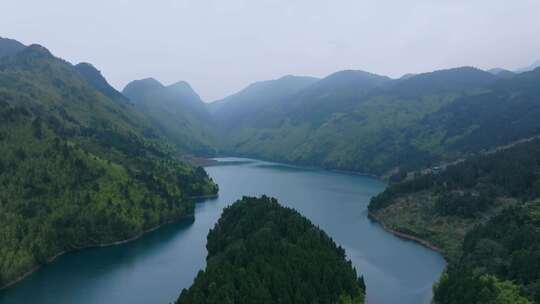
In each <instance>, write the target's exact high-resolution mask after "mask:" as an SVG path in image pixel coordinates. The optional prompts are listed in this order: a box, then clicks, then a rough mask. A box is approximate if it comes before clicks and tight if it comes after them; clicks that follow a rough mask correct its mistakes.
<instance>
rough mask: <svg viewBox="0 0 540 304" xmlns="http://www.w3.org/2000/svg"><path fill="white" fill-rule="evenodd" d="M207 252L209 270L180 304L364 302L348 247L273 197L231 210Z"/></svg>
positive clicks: (185, 292)
mask: <svg viewBox="0 0 540 304" xmlns="http://www.w3.org/2000/svg"><path fill="white" fill-rule="evenodd" d="M206 247H207V249H208V257H207V266H206V269H205V270H204V271H201V272H199V274H198V275H197V277H196V278H195V282H194V283H193V285H192V286H191V287H190V288H189V289H184V290H183V291H182V293H181V295H180V297H179V299H178V301H177V303H190V304H198V303H201V304H202V303H204V304H211V303H220V304H221V303H364V296H365V284H364V281H363V278H360V279H359V278H358V276H357V273H356V271H355V270H354V269H353V267H352V266H351V262H350V261H347V260H346V256H345V251H344V250H343V248H341V247H338V246H337V245H336V244H335V243H334V242H333V241H332V239H331V238H330V237H328V236H327V235H326V233H324V232H323V231H321V230H320V229H318V228H317V227H315V226H314V225H313V224H312V223H311V222H310V221H309V220H307V219H306V218H304V217H302V216H301V215H300V214H299V213H298V212H296V211H294V210H292V209H289V208H285V207H282V206H280V205H279V204H278V202H277V201H276V200H275V199H273V198H268V197H265V196H263V197H261V198H250V197H244V198H243V199H242V200H240V201H238V202H236V203H234V204H233V205H231V206H229V207H227V208H226V209H225V210H224V211H223V214H222V216H221V218H220V219H219V221H218V223H217V224H216V226H215V227H214V229H212V230H211V231H210V233H209V234H208V243H207V246H206Z"/></svg>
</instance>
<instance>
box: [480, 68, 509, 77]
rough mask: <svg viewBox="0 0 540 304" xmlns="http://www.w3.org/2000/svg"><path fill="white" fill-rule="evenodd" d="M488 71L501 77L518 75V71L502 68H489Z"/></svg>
mask: <svg viewBox="0 0 540 304" xmlns="http://www.w3.org/2000/svg"><path fill="white" fill-rule="evenodd" d="M487 72H489V73H491V74H493V75H495V76H497V77H501V78H512V77H514V76H515V75H516V73H514V72H512V71H509V70H505V69H501V68H494V69H490V70H487Z"/></svg>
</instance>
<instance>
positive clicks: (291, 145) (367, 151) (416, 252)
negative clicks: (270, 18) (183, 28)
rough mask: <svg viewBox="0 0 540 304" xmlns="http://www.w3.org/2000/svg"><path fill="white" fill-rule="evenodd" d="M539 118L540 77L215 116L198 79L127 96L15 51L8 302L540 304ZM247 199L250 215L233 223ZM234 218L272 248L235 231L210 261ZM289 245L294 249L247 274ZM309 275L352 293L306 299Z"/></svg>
mask: <svg viewBox="0 0 540 304" xmlns="http://www.w3.org/2000/svg"><path fill="white" fill-rule="evenodd" d="M538 117H540V68H538V67H532V68H530V69H526V70H523V71H514V72H511V71H506V70H501V69H492V70H481V69H478V68H474V67H457V68H451V69H444V70H436V71H433V72H428V73H419V74H407V75H405V76H403V77H401V78H390V77H387V76H382V75H377V74H373V73H369V72H365V71H360V70H343V71H338V72H335V73H333V74H330V75H328V76H326V77H321V78H316V77H308V76H294V75H287V76H283V77H280V78H277V79H275V80H266V81H259V82H255V83H253V84H251V85H249V86H247V87H246V88H245V89H243V90H241V91H239V92H237V93H234V94H232V95H230V96H227V97H225V98H223V99H221V100H217V101H213V102H205V101H203V100H202V98H201V97H200V96H199V94H198V93H197V92H196V91H195V90H194V89H193V88H192V87H191V85H190V84H189V83H187V82H186V81H177V82H174V83H173V84H170V85H164V84H162V83H161V82H160V81H158V80H156V79H154V78H151V77H149V78H144V79H140V80H133V81H131V82H129V83H128V84H127V85H126V86H125V87H124V88H123V90H122V91H121V92H120V91H118V90H116V89H115V88H114V87H113V86H111V85H110V84H109V83H108V82H107V80H106V79H105V77H104V76H103V75H102V73H101V72H100V71H99V70H98V69H97V68H96V67H94V66H93V65H92V64H90V63H78V64H72V63H70V62H68V61H66V60H64V59H61V58H59V57H56V56H55V55H53V53H51V51H49V50H48V49H47V48H45V47H43V46H41V45H37V44H32V45H29V46H26V45H24V44H22V43H20V42H17V41H16V40H11V39H4V38H0V118H1V120H0V154H1V155H2V157H1V158H0V185H1V186H2V191H0V222H1V223H2V226H1V227H0V236H2V239H3V240H4V241H3V242H2V245H1V247H0V287H3V288H5V290H3V291H0V301H1V302H2V303H4V302H5V303H26V302H35V301H39V302H43V303H46V302H44V301H45V300H44V299H45V298H47V300H48V301H49V300H52V301H57V300H58V301H60V302H61V303H69V302H72V301H73V299H75V298H77V297H78V296H79V295H82V294H85V295H86V300H85V301H87V302H84V303H98V302H102V301H103V299H107V300H108V301H113V302H125V301H127V300H129V302H131V303H145V302H148V301H150V302H155V301H162V302H164V303H165V302H171V301H175V300H177V299H178V303H206V302H216V303H217V302H218V299H227V301H228V302H230V303H237V302H246V303H247V302H249V301H250V300H251V299H253V298H255V297H257V296H260V297H261V299H260V301H261V302H264V303H267V302H272V301H278V300H277V299H281V300H283V301H285V302H287V303H288V302H295V303H296V302H298V303H301V302H302V301H304V302H305V301H308V302H309V301H315V302H316V301H321V302H339V303H363V302H364V300H367V302H368V303H372V302H376V303H430V301H431V300H432V298H433V300H434V301H435V303H436V304H454V303H501V304H503V303H520V304H521V303H523V304H527V303H540V288H539V286H540V275H539V274H540V268H539V267H540V266H539V264H538V260H540V259H539V256H538V252H539V247H538V246H540V245H539V244H540V240H539V239H538V236H539V235H540V234H539V230H538V229H539V226H538V199H539V198H540V173H539V172H540V140H539V139H538V137H539V136H540V120H539V119H538ZM220 156H229V157H239V158H219V157H220ZM254 159H260V160H254ZM347 172H349V173H351V174H349V173H347ZM372 177H375V178H377V179H374V178H372ZM263 195H264V196H263ZM244 196H250V198H243V197H244ZM261 196H262V197H261ZM269 197H276V198H277V199H278V201H279V203H278V201H275V200H274V199H273V198H272V199H271V198H269ZM242 198H243V199H242ZM238 200H240V201H239V202H238V203H237V205H240V206H248V207H243V208H246V210H245V212H246V215H245V219H244V218H242V217H241V216H233V217H232V219H231V218H229V219H228V220H227V215H228V214H229V213H230V212H233V211H230V210H237V209H236V208H235V207H228V206H229V205H230V204H232V203H234V202H235V201H238ZM255 202H257V203H255ZM253 204H254V205H253ZM258 204H261V205H262V206H264V207H260V206H261V205H258ZM249 206H251V207H249ZM284 207H285V208H284ZM287 207H291V208H294V210H296V211H294V210H291V209H287ZM238 208H240V207H238ZM223 210H225V212H224V213H223V216H224V218H222V219H221V220H219V221H218V219H219V216H220V215H221V213H222V211H223ZM238 210H240V209H238ZM250 210H251V211H250ZM253 210H255V211H253ZM256 210H266V211H265V212H268V213H270V214H273V213H281V212H284V213H283V216H285V217H288V218H289V219H290V222H280V221H279V220H278V218H272V217H270V216H268V217H266V215H264V216H263V215H261V214H262V213H265V212H262V211H256ZM234 212H239V213H242V212H244V211H234ZM249 212H253V213H252V214H251V213H250V214H248V213H249ZM258 217H260V218H259V219H260V220H261V221H266V226H265V227H259V226H254V224H253V223H246V222H244V220H245V221H248V222H249V221H251V222H256V221H258V220H257V218H258ZM370 219H371V220H370ZM227 221H231V222H230V223H228V222H227ZM216 222H217V223H223V226H226V227H234V226H236V225H246V227H247V228H244V230H252V228H253V230H254V231H256V233H255V232H254V234H253V235H252V234H247V233H244V232H242V233H237V232H238V231H236V232H234V231H233V230H234V229H232V228H231V229H232V230H231V229H229V230H230V231H229V230H227V231H229V232H230V233H229V232H223V231H220V230H219V229H220V227H221V226H220V225H221V224H218V225H217V226H215V230H213V232H211V233H210V234H209V235H208V244H207V246H208V247H207V248H208V249H209V250H208V252H207V251H206V249H205V239H206V237H207V232H208V230H209V229H211V228H212V227H214V224H216ZM278 222H279V223H280V224H279V225H277V224H276V223H278ZM377 222H378V223H377ZM199 224H201V225H199ZM274 224H276V226H274ZM162 226H166V227H163V228H160V229H159V230H156V229H157V228H158V227H162ZM290 226H294V227H297V228H298V227H300V226H301V227H303V228H301V229H300V228H299V229H298V230H294V229H291V230H290V231H289V230H287V229H288V228H287V227H290ZM254 227H255V228H254ZM306 227H309V228H306ZM383 228H384V229H383ZM385 229H386V230H387V231H388V232H391V233H394V234H396V235H398V236H401V237H402V238H406V239H409V240H414V241H416V242H417V243H420V244H423V245H424V246H425V247H427V248H430V249H432V250H428V249H427V248H424V247H421V246H418V244H416V243H414V242H410V241H405V240H402V239H399V238H396V237H395V236H392V235H391V234H390V233H387V232H386V231H385ZM154 230H156V231H154ZM284 230H286V231H288V232H289V233H284V232H283V231H284ZM150 231H154V232H151V233H149V235H145V236H142V235H143V234H146V233H147V232H150ZM313 231H315V232H313ZM233 232H234V233H233ZM162 233H163V237H160V236H159V235H161V234H162ZM231 233H232V234H231ZM229 234H230V235H229ZM233 234H234V235H233ZM298 234H305V237H306V238H310V239H312V240H313V242H319V241H320V240H322V241H321V242H320V243H316V244H315V243H313V242H311V243H309V244H308V243H302V242H297V238H296V236H297V235H298ZM141 236H142V237H141ZM233 236H234V237H235V238H233ZM139 237H141V239H140V240H137V241H135V240H136V239H138V238H139ZM218 239H219V240H220V241H216V240H218ZM248 239H249V240H251V241H250V242H247V241H246V240H248ZM270 239H272V240H278V239H279V240H280V241H282V242H283V244H282V245H283V247H279V246H277V247H275V248H274V247H272V248H268V249H269V252H273V253H274V254H269V255H268V256H267V255H264V254H261V255H260V256H258V259H260V260H259V261H258V262H253V261H252V260H250V259H249V258H247V256H248V254H246V252H251V253H254V252H255V253H257V252H259V251H258V249H257V248H258V246H262V245H261V244H262V243H264V242H267V241H268V240H270ZM152 240H155V241H152ZM127 241H134V242H133V243H130V244H123V243H124V242H127ZM216 242H217V243H216ZM244 242H247V243H245V244H244ZM253 242H254V243H253ZM218 243H219V244H218ZM120 244H123V245H120ZM141 244H142V245H141ZM246 244H247V245H246ZM106 245H120V246H113V247H110V248H98V247H103V246H106ZM146 246H149V249H144V247H146ZM235 246H240V247H241V248H242V249H241V250H237V247H235ZM310 246H314V247H310ZM218 247H219V250H213V249H212V248H214V249H216V248H218ZM84 248H93V249H85V250H81V249H84ZM159 248H164V249H163V251H160V250H161V249H159ZM283 250H291V252H292V253H294V255H295V256H296V258H297V259H296V260H295V261H294V262H295V263H298V264H300V265H304V267H299V268H297V267H291V265H290V264H289V263H292V262H291V261H288V260H287V259H285V258H283V256H282V255H280V254H279V252H280V251H283ZM433 250H435V251H438V252H440V253H441V254H442V256H444V259H445V260H446V261H447V262H448V267H446V269H445V270H444V272H443V269H444V268H445V266H446V263H445V261H444V260H443V259H442V257H441V256H440V255H439V254H438V253H436V252H434V251H433ZM158 251H159V253H158ZM222 251H223V252H222ZM224 252H225V253H224ZM184 253H185V256H183V254H184ZM207 253H208V259H207V261H208V263H206V262H205V260H204V257H205V256H207ZM259 253H260V252H259ZM315 253H320V254H321V255H314V254H315ZM109 254H110V255H111V259H110V260H109V261H107V262H105V265H107V267H110V270H103V269H102V270H99V269H101V268H99V267H100V266H99V265H103V264H100V263H102V262H103V261H102V260H107V255H109ZM229 254H231V255H233V254H237V256H236V257H231V256H230V255H229ZM124 255H127V256H133V260H135V261H137V263H135V262H134V264H133V265H132V264H130V263H129V262H125V257H124ZM249 255H251V254H249ZM255 255H256V254H255ZM319 258H320V259H321V260H325V261H326V262H323V263H321V264H322V265H319V266H321V269H315V268H310V267H308V266H307V264H308V263H309V261H310V260H313V259H319ZM85 259H88V260H89V261H91V262H90V263H89V265H86V266H82V265H83V264H85V262H84V260H85ZM160 259H163V260H160ZM54 260H57V261H55V262H54V263H52V262H53V261H54ZM215 260H223V261H226V263H228V264H227V265H228V266H227V267H229V268H227V269H228V270H223V269H221V267H220V266H217V265H218V264H219V263H215V262H214V261H215ZM262 260H264V261H265V262H264V263H263V262H261V261H262ZM268 260H271V261H273V263H274V264H272V263H270V262H268ZM160 261H161V262H163V264H162V265H160V264H159V263H160ZM239 261H241V262H239ZM338 261H339V262H338ZM334 262H335V263H336V264H335V265H334V266H336V267H337V268H336V269H340V271H337V272H335V273H333V272H331V271H330V270H329V269H328V268H324V267H325V264H328V263H334ZM50 263H52V264H50ZM138 263H142V264H138ZM156 263H157V265H160V266H158V267H157V268H156V269H152V268H153V267H154V265H156ZM49 264H50V265H49ZM205 266H206V268H205ZM273 266H276V269H275V272H269V271H268V269H269V268H271V267H273ZM73 267H81V269H82V270H81V272H77V273H76V274H70V273H69V272H70V270H71V269H73ZM91 267H97V269H98V271H94V270H92V269H91ZM169 267H170V269H169ZM41 268H43V269H41ZM242 268H245V269H248V270H249V271H248V272H246V273H244V275H249V278H250V280H252V281H250V282H251V283H252V285H253V286H257V288H259V291H258V292H256V293H253V294H252V293H249V295H248V294H247V293H246V292H247V291H246V290H247V289H248V288H247V287H246V286H244V285H242V284H240V283H238V282H239V279H238V278H239V277H240V276H241V275H242V274H239V273H237V272H235V271H236V270H239V269H242ZM38 269H39V270H38ZM205 269H206V270H205ZM254 269H256V270H254ZM419 269H423V270H419ZM308 270H309V271H311V272H310V273H311V275H309V277H314V276H313V273H319V272H324V273H328V275H329V276H332V279H328V278H327V277H324V276H321V277H320V278H318V279H319V281H317V280H315V279H313V280H310V281H307V280H304V281H305V285H302V284H296V283H297V282H298V281H299V280H302V279H301V278H302V277H303V276H304V277H305V276H307V274H306V273H305V272H304V271H308ZM131 271H134V272H135V274H136V275H135V276H133V281H129V279H127V277H129V276H130V275H131V274H133V273H131ZM199 271H201V272H200V273H199V274H197V273H198V272H199ZM34 272H35V274H33V273H34ZM286 272H293V273H294V276H295V277H294V279H293V280H292V281H291V283H290V284H289V285H290V286H293V287H290V288H289V289H287V288H286V287H285V286H282V285H280V283H279V282H280V281H282V280H281V279H276V278H277V277H280V276H283V275H284V273H286ZM225 273H226V274H227V275H226V276H225ZM441 273H442V275H441ZM30 274H32V275H30ZM274 275H275V276H276V277H275V278H274V279H272V280H271V282H272V283H271V284H270V283H269V282H270V281H265V280H262V279H260V278H259V277H258V276H261V277H266V276H274ZM85 276H88V277H90V278H93V281H92V282H93V283H92V282H89V281H88V280H86V279H85V278H84V277H85ZM360 276H362V279H361V280H360ZM27 277H28V278H27ZM51 277H52V278H55V279H56V280H57V281H59V282H62V283H61V284H60V285H58V284H56V283H54V282H52V283H51V280H49V278H51ZM23 279H24V280H23ZM194 279H195V283H194V284H193V285H192V283H193V280H194ZM71 280H74V281H71ZM152 280H154V281H155V282H152ZM163 280H166V281H167V282H168V283H167V284H163V286H156V285H155V284H156V283H157V282H162V281H163ZM325 280H329V281H325ZM53 281H55V280H53ZM216 281H219V282H220V286H219V289H218V290H217V291H210V289H212V288H213V287H212V288H211V286H215V282H216ZM321 281H323V282H324V283H321ZM330 281H331V282H339V283H335V284H334V285H332V284H333V283H331V282H330ZM96 282H97V283H96ZM125 282H128V283H125ZM231 282H237V283H238V284H233V285H234V286H235V287H234V288H233V287H231V285H230V284H232V283H231ZM15 283H17V284H15ZM64 284H65V285H67V286H71V288H72V289H71V290H67V289H66V288H63V285H64ZM88 284H95V285H93V286H91V287H90V288H88ZM152 284H154V285H152ZM266 284H270V285H266ZM321 284H322V285H321ZM103 285H108V286H109V285H110V287H107V288H104V286H103ZM150 285H152V286H154V288H156V292H155V293H150V294H147V295H142V294H140V293H138V292H134V290H137V289H141V290H143V289H144V288H143V287H144V286H150ZM190 286H191V287H190ZM269 286H270V287H269ZM314 286H316V287H314ZM321 286H328V288H327V289H325V287H324V288H323V287H321ZM330 286H331V287H330ZM432 286H434V289H433V290H434V292H432ZM85 288H88V291H84V289H85ZM314 288H315V289H317V291H320V293H316V294H315V293H310V292H307V290H309V289H314ZM182 289H185V291H184V292H182V293H181V291H182ZM114 290H120V292H118V293H115V291H114ZM43 291H44V292H46V293H43ZM48 292H52V293H53V294H54V297H48V296H46V294H47V293H48ZM179 295H180V297H179ZM321 299H322V300H321ZM281 300H280V301H281ZM78 302H80V301H78ZM50 303H53V302H50ZM55 303H57V302H55ZM81 303H83V302H81Z"/></svg>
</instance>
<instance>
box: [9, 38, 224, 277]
mask: <svg viewBox="0 0 540 304" xmlns="http://www.w3.org/2000/svg"><path fill="white" fill-rule="evenodd" d="M95 85H96V84H95V83H92V82H88V81H87V80H86V79H85V77H84V76H83V75H82V74H81V73H80V72H79V71H78V69H77V68H76V67H74V66H72V65H71V64H69V63H67V62H65V61H63V60H61V59H58V58H56V57H54V56H53V55H52V54H51V53H50V52H49V51H48V50H47V49H45V48H44V47H42V46H38V45H32V46H29V47H27V48H25V49H22V50H21V51H19V52H16V53H14V54H12V55H10V56H5V57H2V58H0V117H1V119H0V155H2V157H1V158H0V184H1V185H2V191H0V222H1V223H2V225H0V237H1V239H2V244H1V246H0V286H4V285H6V284H9V283H10V282H13V281H14V280H16V279H17V278H21V276H22V275H23V274H25V273H28V272H30V271H31V270H33V269H35V268H36V267H38V266H39V265H42V264H44V263H47V262H48V261H50V260H51V259H52V258H53V257H55V256H56V255H58V254H60V253H62V252H65V251H69V250H74V249H79V248H84V247H88V246H96V245H101V244H107V243H111V242H116V241H120V240H124V239H129V238H132V237H135V236H137V235H139V234H141V233H142V232H144V231H145V230H148V229H151V228H154V227H156V226H158V225H161V224H164V223H167V222H169V221H172V220H176V219H179V218H182V217H185V216H190V215H192V213H193V208H194V205H193V202H192V201H191V200H190V197H191V196H196V195H202V194H210V193H215V192H216V191H217V186H216V185H215V184H214V183H213V182H212V181H211V180H210V179H209V178H208V176H207V175H206V172H205V171H204V170H203V169H200V168H199V169H194V168H191V167H189V166H186V165H185V164H183V163H181V162H179V161H178V160H176V159H175V158H174V157H173V156H172V155H173V153H172V150H171V149H170V148H169V146H168V145H167V144H166V143H165V142H164V141H163V140H162V139H161V138H160V137H158V134H159V133H158V132H157V131H156V130H154V129H153V128H152V127H151V125H150V123H148V122H147V121H146V120H145V119H144V117H143V116H142V115H140V114H138V113H137V112H136V111H135V109H134V108H133V106H132V105H130V104H128V103H125V102H121V103H119V102H118V101H117V100H112V99H110V98H109V97H108V96H106V95H104V94H103V93H102V92H101V91H100V90H96V88H95Z"/></svg>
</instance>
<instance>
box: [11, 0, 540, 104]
mask: <svg viewBox="0 0 540 304" xmlns="http://www.w3.org/2000/svg"><path fill="white" fill-rule="evenodd" d="M0 12H1V15H2V18H0V36H2V37H9V38H14V39H17V40H19V41H21V42H23V43H25V44H30V43H39V44H42V45H44V46H46V47H47V48H49V49H50V50H51V51H52V52H53V53H54V54H55V55H56V56H59V57H62V58H64V59H66V60H69V61H70V62H72V63H78V62H81V61H87V62H90V63H92V64H94V65H95V66H96V67H97V68H98V69H100V70H101V71H102V72H103V74H104V75H105V77H106V78H107V79H108V80H109V82H111V83H112V84H113V85H114V86H115V87H116V88H118V89H119V90H121V89H122V88H123V86H124V85H125V84H126V83H128V82H129V81H131V80H133V79H140V78H145V77H150V76H151V77H155V78H156V79H158V80H160V81H161V82H163V83H165V84H169V83H172V82H176V81H178V80H186V81H188V82H189V83H191V84H192V86H193V87H194V88H195V89H196V90H197V91H198V92H199V93H200V95H201V96H202V97H203V98H204V99H205V100H206V101H212V100H215V99H218V98H221V97H224V96H225V95H229V94H231V93H233V92H235V91H238V90H239V89H241V88H243V87H245V86H246V85H248V84H249V83H252V82H254V81H258V80H265V79H274V78H278V77H280V76H283V75H286V74H295V75H312V76H319V77H321V76H325V75H328V74H330V73H332V72H335V71H338V70H343V69H362V70H366V71H370V72H373V73H378V74H383V75H388V76H391V77H399V76H401V75H402V74H404V73H417V72H424V71H431V70H434V69H441V68H447V67H455V66H463V65H471V66H476V67H479V68H492V67H503V68H508V69H513V68H517V67H521V66H527V65H529V64H531V63H532V62H534V61H536V60H538V59H540V1H539V0H407V1H404V0H394V1H390V0H333V1H331V0H152V1H150V0H144V1H143V0H129V1H128V0H92V1H82V0H48V1H44V0H0Z"/></svg>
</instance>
